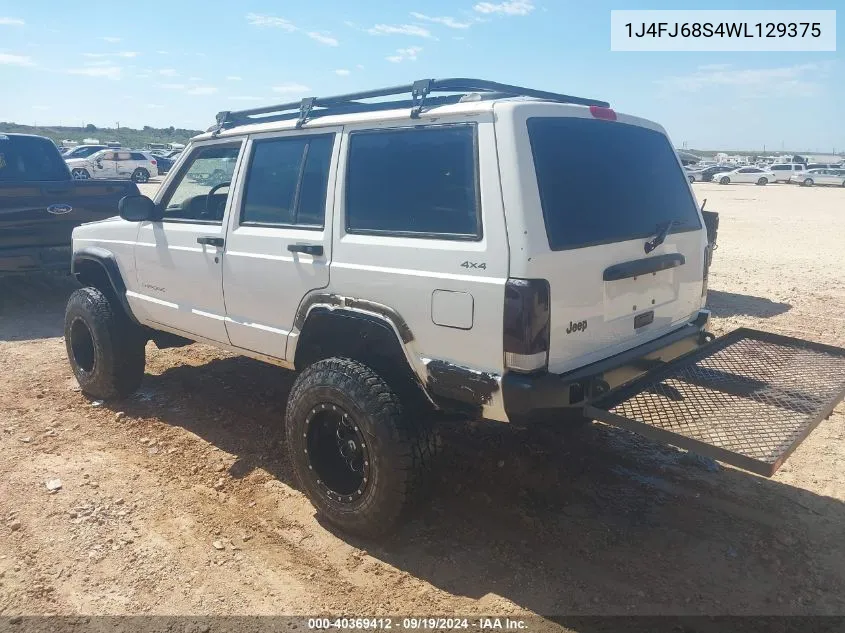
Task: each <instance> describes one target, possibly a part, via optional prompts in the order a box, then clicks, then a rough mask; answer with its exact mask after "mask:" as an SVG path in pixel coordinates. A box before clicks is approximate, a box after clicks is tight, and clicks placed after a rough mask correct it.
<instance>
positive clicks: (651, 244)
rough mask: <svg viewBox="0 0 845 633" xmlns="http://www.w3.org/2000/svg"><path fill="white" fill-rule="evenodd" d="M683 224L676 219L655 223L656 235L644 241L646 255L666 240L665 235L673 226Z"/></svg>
mask: <svg viewBox="0 0 845 633" xmlns="http://www.w3.org/2000/svg"><path fill="white" fill-rule="evenodd" d="M680 224H683V222H679V221H678V220H667V221H666V222H661V223H660V224H658V225H657V235H655V236H654V239H652V240H649V241H648V242H646V243H645V246H644V248H645V252H646V255H648V254H649V253H650V252H651V251H653V250H654V249H655V248H657V247H658V246H660V245H661V244H663V242H665V241H666V236H667V235H669V231H670V229H671V228H672V227H673V226H678V225H680Z"/></svg>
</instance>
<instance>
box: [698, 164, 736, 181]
mask: <svg viewBox="0 0 845 633" xmlns="http://www.w3.org/2000/svg"><path fill="white" fill-rule="evenodd" d="M734 169H736V167H735V166H734V165H711V166H710V167H705V168H704V169H703V170H701V180H702V181H704V182H710V181H711V180H713V177H714V176H716V174H721V173H723V172H726V171H733V170H734Z"/></svg>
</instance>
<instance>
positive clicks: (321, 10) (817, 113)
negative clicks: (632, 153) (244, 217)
mask: <svg viewBox="0 0 845 633" xmlns="http://www.w3.org/2000/svg"><path fill="white" fill-rule="evenodd" d="M840 1H841V0H832V1H831V0H804V1H803V2H801V3H800V7H797V6H796V3H794V2H786V1H784V0H742V2H741V3H740V2H736V1H734V2H730V1H728V2H724V1H720V0H707V2H700V3H696V2H691V1H690V0H674V1H672V0H667V1H664V0H652V1H650V2H631V1H628V2H626V1H625V0H616V1H615V2H608V1H607V0H590V1H588V2H585V1H584V0H579V1H575V0H489V1H482V0H450V1H446V0H426V1H425V2H423V1H422V0H392V1H390V2H387V1H385V0H380V1H376V0H367V2H350V1H348V0H347V1H340V0H307V1H299V2H293V1H291V0H275V1H271V0H240V1H239V2H230V1H227V2H222V1H219V0H203V1H202V2H199V1H197V0H177V1H176V2H150V1H148V2H125V1H122V0H109V2H101V1H100V0H87V1H86V2H85V3H83V4H79V3H66V2H61V3H60V2H56V1H55V0H30V1H29V2H22V1H21V0H15V1H10V0H0V87H2V88H0V121H15V122H17V123H25V124H33V123H37V124H39V125H60V124H63V125H81V124H83V123H85V124H87V123H93V124H94V125H96V126H98V127H107V126H108V127H113V126H114V125H115V124H116V123H118V122H119V123H120V125H121V126H126V127H135V128H138V127H141V126H143V125H151V126H155V127H162V126H170V125H174V126H176V127H187V128H193V129H205V128H207V127H208V126H209V125H211V124H212V123H213V122H214V115H215V114H216V113H217V112H218V111H221V110H236V109H241V108H249V107H256V106H259V105H268V104H272V103H274V102H284V101H293V100H297V99H299V98H301V97H305V96H321V95H331V94H339V93H346V92H349V91H354V90H364V89H369V88H375V87H381V86H389V85H395V84H405V83H410V82H411V81H413V80H415V79H422V78H427V77H434V78H442V77H478V78H483V79H490V80H495V81H501V82H505V83H514V84H520V85H525V86H530V87H533V88H540V89H545V90H551V91H559V92H564V93H567V94H574V95H579V96H584V97H592V98H597V99H603V100H606V101H610V102H611V104H612V106H613V107H614V108H616V109H617V110H619V111H621V112H626V113H629V114H635V115H638V116H643V117H645V118H648V119H652V120H655V121H657V122H659V123H661V124H662V125H663V126H665V127H666V129H667V130H668V131H669V134H670V136H671V137H672V139H673V141H674V143H675V145H676V146H678V147H683V146H687V147H690V148H697V149H746V150H748V149H753V150H761V151H762V150H763V148H765V149H766V150H767V151H779V150H781V149H786V150H790V149H792V150H799V149H800V150H807V151H813V152H831V151H833V149H834V148H835V149H836V151H842V150H845V118H843V116H844V115H843V113H844V112H845V55H843V53H842V52H841V46H842V45H841V43H842V37H841V36H840V37H839V45H838V48H839V51H837V52H815V53H809V52H808V53H795V52H792V53H777V52H742V53H737V52H723V53H701V52H683V53H679V52H673V53H667V52H612V51H611V50H610V11H611V9H682V8H686V9H700V8H707V9H736V8H742V9H795V8H805V9H836V8H837V4H840ZM839 8H840V11H839V13H838V15H837V21H838V24H837V32H838V33H845V24H843V22H845V5H841V4H840V6H839Z"/></svg>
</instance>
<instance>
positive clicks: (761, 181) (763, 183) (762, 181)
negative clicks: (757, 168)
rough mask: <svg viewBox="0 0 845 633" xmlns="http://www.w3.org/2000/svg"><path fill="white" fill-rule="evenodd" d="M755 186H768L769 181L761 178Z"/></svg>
mask: <svg viewBox="0 0 845 633" xmlns="http://www.w3.org/2000/svg"><path fill="white" fill-rule="evenodd" d="M757 184H758V185H761V186H764V185H768V184H769V179H768V178H766V177H765V176H763V177H762V178H760V179H759V180H758V181H757Z"/></svg>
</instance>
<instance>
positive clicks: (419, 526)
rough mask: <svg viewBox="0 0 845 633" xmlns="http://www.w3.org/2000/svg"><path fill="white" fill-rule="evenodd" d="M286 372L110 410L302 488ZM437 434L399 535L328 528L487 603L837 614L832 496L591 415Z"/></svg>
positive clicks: (836, 516) (226, 361) (156, 382)
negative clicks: (290, 446)
mask: <svg viewBox="0 0 845 633" xmlns="http://www.w3.org/2000/svg"><path fill="white" fill-rule="evenodd" d="M156 353H159V352H151V354H156ZM162 353H166V352H162ZM291 382H292V375H291V374H290V373H288V372H285V371H284V370H281V369H278V368H275V367H271V366H267V365H264V364H262V363H259V362H257V361H252V360H250V359H246V358H237V357H235V358H223V359H215V360H212V361H210V362H207V363H205V364H203V365H200V366H170V367H169V368H168V369H166V370H165V371H164V372H163V373H162V374H161V375H157V376H152V375H148V376H146V377H145V383H144V387H143V389H142V392H141V393H140V394H139V395H138V396H136V397H134V398H133V399H131V400H130V401H128V402H126V403H123V404H122V405H121V408H122V410H124V411H126V412H127V413H128V414H129V415H132V416H156V417H159V418H161V419H162V420H163V421H165V422H166V423H169V424H172V425H174V426H179V427H183V428H185V429H187V430H188V431H190V432H192V433H195V434H197V435H199V436H201V437H203V438H204V439H205V440H207V441H209V442H211V443H212V444H214V445H216V446H217V447H219V448H220V449H222V450H224V451H226V452H228V453H232V454H234V455H237V461H236V463H235V464H234V466H232V468H231V469H230V474H231V475H232V476H233V477H244V476H246V475H247V474H249V473H250V472H251V471H252V470H253V469H255V468H263V469H266V470H267V471H268V472H269V473H270V474H271V475H272V476H273V477H276V478H277V479H279V480H280V481H282V482H284V483H286V484H288V485H290V486H293V487H298V484H297V482H296V480H295V478H294V477H293V473H292V472H291V469H290V467H289V464H288V460H287V458H286V455H285V443H284V440H283V432H282V420H283V414H284V407H285V399H286V397H287V392H288V390H289V387H290V384H291ZM186 412H189V413H186ZM440 434H441V436H442V439H443V447H444V450H443V453H442V455H441V457H440V459H439V460H438V464H437V470H436V477H435V480H434V486H433V490H432V491H431V493H430V496H429V499H428V501H427V502H426V503H425V504H423V505H422V506H421V507H420V509H419V510H418V511H416V512H415V513H414V514H412V516H411V517H410V519H409V521H408V522H407V523H406V524H404V525H403V526H402V527H401V528H400V529H399V530H398V532H397V533H395V534H394V535H392V536H390V537H389V538H388V539H387V540H385V541H382V542H379V543H373V542H368V541H364V540H360V539H356V538H351V537H348V536H346V535H344V534H342V533H339V532H336V531H334V530H332V531H333V532H334V533H335V534H336V535H337V536H338V537H339V538H341V539H344V540H346V541H347V542H349V543H351V544H353V545H355V546H357V547H359V548H361V549H365V550H367V552H368V554H369V555H370V556H373V557H375V558H377V559H380V560H382V561H384V562H385V563H387V564H389V565H391V566H393V567H395V568H397V569H400V570H403V571H405V572H407V573H409V574H411V575H413V576H415V577H417V578H420V579H422V580H425V581H426V582H428V583H430V584H431V585H433V586H434V587H436V588H438V589H441V590H443V591H447V592H449V593H452V594H455V595H460V596H466V597H468V598H472V599H478V600H482V601H483V602H481V603H480V604H482V605H485V604H486V605H488V606H489V611H490V612H498V611H501V610H502V608H503V604H502V603H501V600H500V598H496V596H499V597H501V598H504V599H505V600H507V601H509V602H512V603H515V604H517V605H519V606H520V607H523V608H525V609H529V610H531V611H534V612H536V613H540V614H546V615H552V614H561V613H566V614H572V615H575V614H596V615H599V614H600V615H607V614H623V615H624V614H637V613H639V614H643V613H647V614H700V613H706V614H710V615H715V614H726V613H730V614H753V615H760V614H842V613H845V555H843V551H844V550H843V542H842V539H841V534H842V525H845V504H842V503H841V502H839V501H838V500H835V499H831V498H828V497H823V496H819V495H816V494H813V493H810V492H807V491H805V490H801V489H798V488H794V487H791V486H788V485H784V484H780V483H777V482H774V481H770V480H765V479H762V478H759V477H756V476H754V475H750V474H747V473H744V472H741V471H735V470H731V469H725V468H719V467H718V466H717V465H716V464H715V463H712V462H708V461H706V460H697V459H691V458H690V456H689V455H688V454H686V453H683V452H681V451H678V450H676V449H674V448H672V447H668V446H663V445H659V444H655V443H653V442H650V441H648V440H645V439H643V438H639V437H637V436H634V435H632V434H629V433H627V432H624V431H621V430H618V429H614V428H611V427H607V426H604V425H601V424H593V425H592V426H590V427H588V428H586V429H584V430H583V431H582V432H579V433H563V434H560V433H548V432H539V431H519V430H517V429H514V428H512V427H510V426H508V425H503V424H496V423H486V422H476V423H466V424H452V425H448V426H442V427H441V428H440ZM788 467H789V466H788V465H787V468H788ZM326 527H327V529H330V530H331V528H330V527H329V526H326ZM433 605H436V602H434V603H433ZM564 623H565V622H564ZM572 626H576V624H575V623H573V624H572ZM577 628H578V630H583V631H587V630H590V624H589V621H588V623H587V624H585V623H584V622H581V621H579V623H578V624H577Z"/></svg>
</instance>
